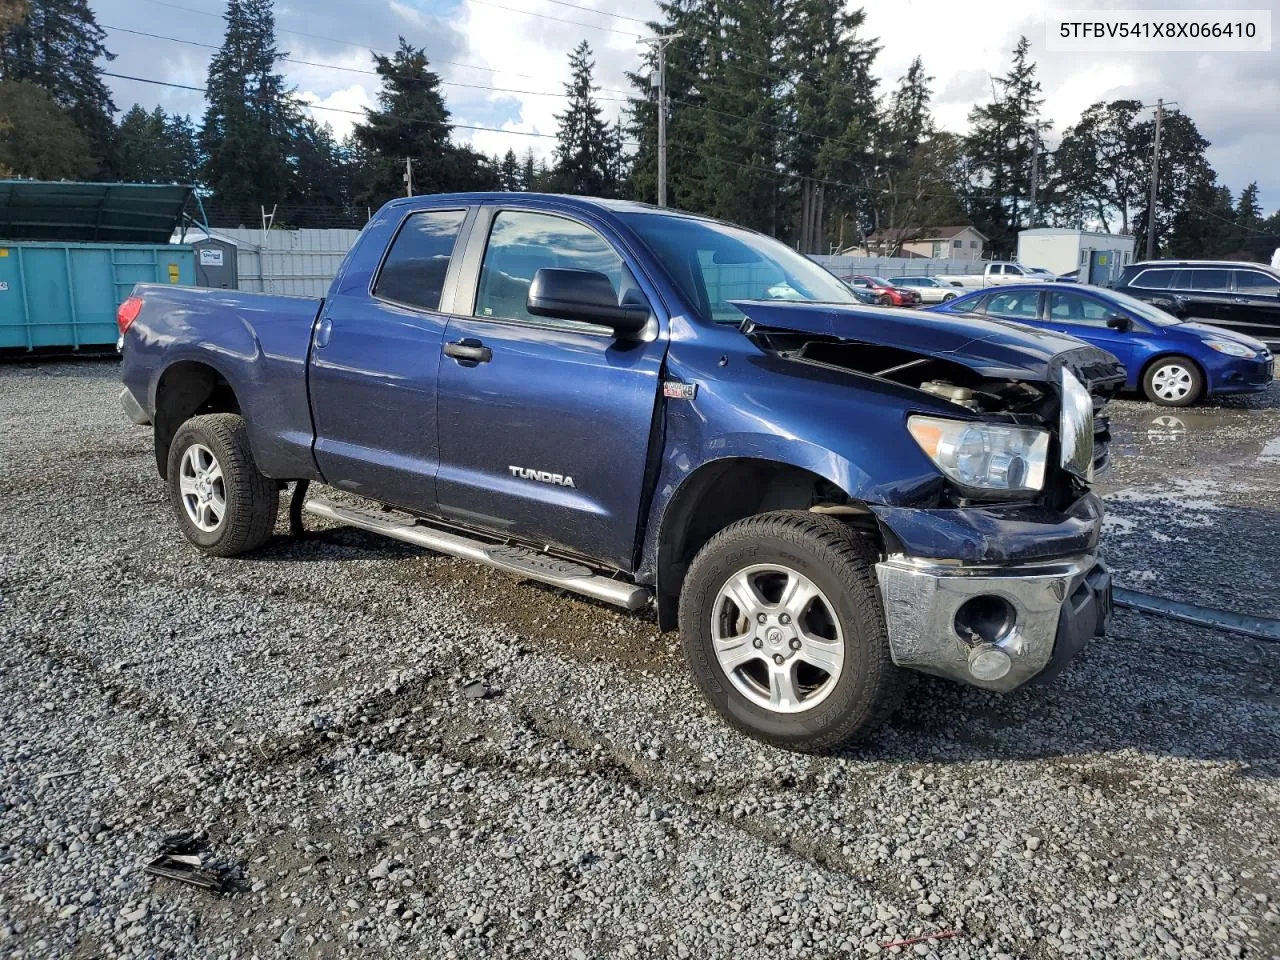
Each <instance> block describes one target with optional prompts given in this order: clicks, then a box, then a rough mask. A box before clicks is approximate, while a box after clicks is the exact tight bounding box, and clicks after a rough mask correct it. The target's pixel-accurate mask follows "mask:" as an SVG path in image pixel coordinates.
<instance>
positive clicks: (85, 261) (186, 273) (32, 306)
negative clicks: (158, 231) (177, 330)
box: [0, 241, 195, 350]
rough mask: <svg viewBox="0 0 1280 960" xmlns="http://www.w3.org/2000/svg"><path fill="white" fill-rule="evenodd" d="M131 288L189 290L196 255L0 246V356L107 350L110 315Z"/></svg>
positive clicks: (161, 248) (86, 246) (111, 338)
mask: <svg viewBox="0 0 1280 960" xmlns="http://www.w3.org/2000/svg"><path fill="white" fill-rule="evenodd" d="M136 283H163V284H173V285H182V286H191V285H192V284H194V283H195V254H194V253H193V252H192V250H191V248H190V247H186V246H179V245H176V244H106V243H35V242H21V243H6V242H3V241H0V350H4V349H15V348H16V349H19V350H41V349H43V350H58V349H66V350H79V349H81V348H83V347H104V346H109V345H110V344H112V343H115V339H116V308H117V307H118V306H120V303H121V302H122V301H123V300H124V299H125V298H126V297H127V296H129V291H130V290H132V289H133V286H134V284H136Z"/></svg>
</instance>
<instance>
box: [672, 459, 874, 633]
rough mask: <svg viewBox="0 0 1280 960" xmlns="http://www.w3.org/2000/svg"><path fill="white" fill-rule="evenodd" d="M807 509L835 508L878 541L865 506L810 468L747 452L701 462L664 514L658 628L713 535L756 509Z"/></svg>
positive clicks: (673, 620)
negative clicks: (756, 457) (758, 457)
mask: <svg viewBox="0 0 1280 960" xmlns="http://www.w3.org/2000/svg"><path fill="white" fill-rule="evenodd" d="M823 508H826V509H825V510H823ZM811 509H819V510H823V512H827V511H830V512H833V513H839V514H840V518H841V519H842V520H845V521H846V522H849V523H852V524H855V525H857V526H858V527H860V528H865V529H866V531H867V532H868V533H870V534H872V535H873V536H874V537H875V538H876V542H877V545H878V546H879V545H880V535H879V529H878V527H877V525H876V523H875V518H874V517H873V516H872V514H871V512H870V511H869V510H868V509H867V508H866V506H865V505H863V504H861V503H859V502H857V501H855V500H852V499H850V498H849V497H848V495H846V494H845V492H844V491H843V490H841V489H840V488H839V487H837V486H836V485H835V484H833V483H832V482H831V481H829V480H827V479H826V478H825V477H820V476H818V474H816V473H813V472H811V471H809V470H805V469H802V468H800V467H795V466H791V465H790V464H785V463H776V462H773V461H770V460H754V459H749V458H734V459H728V460H717V461H715V462H713V463H709V464H706V465H705V466H703V467H701V468H699V469H698V470H697V471H696V472H695V473H694V474H693V476H691V477H690V478H689V479H688V480H686V481H685V482H684V484H683V485H682V486H681V487H680V489H679V490H678V491H677V492H676V495H675V497H674V498H673V499H672V501H671V503H670V504H669V505H668V506H667V509H666V512H665V514H664V515H663V519H662V529H661V531H660V532H659V536H658V556H657V598H656V599H657V605H658V624H659V626H660V628H661V629H663V630H669V629H672V628H673V627H674V626H675V625H676V611H677V609H678V606H679V601H680V588H681V586H682V585H683V583H684V575H685V571H687V570H688V569H689V564H690V563H691V562H692V560H693V558H694V557H695V556H696V555H697V553H698V551H699V550H701V549H702V547H703V545H704V544H705V543H706V542H707V541H708V540H710V539H711V538H712V537H713V536H715V535H716V534H717V533H719V532H720V531H721V530H723V529H724V528H725V527H727V526H728V525H729V524H731V523H735V522H737V521H738V520H742V519H745V518H746V517H750V516H754V515H755V514H758V513H767V512H769V511H772V510H811Z"/></svg>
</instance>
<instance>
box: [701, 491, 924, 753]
mask: <svg viewBox="0 0 1280 960" xmlns="http://www.w3.org/2000/svg"><path fill="white" fill-rule="evenodd" d="M875 559H876V556H875V551H874V550H873V548H872V547H871V546H870V544H869V543H868V542H867V541H866V540H865V538H863V537H860V536H858V535H857V534H856V533H855V532H854V531H853V530H851V529H850V528H849V527H848V526H847V525H846V524H843V523H841V522H839V521H838V520H835V519H833V518H831V517H826V516H820V515H817V514H812V513H808V512H804V511H780V512H777V513H767V514H761V515H759V516H755V517H748V518H747V519H746V520H741V521H739V522H737V523H735V524H732V525H730V526H728V527H726V528H725V529H724V530H722V531H721V532H720V533H719V534H717V535H716V536H715V537H713V538H712V539H711V540H710V541H709V542H708V543H707V544H706V546H704V547H703V548H702V550H701V551H700V552H699V553H698V555H697V557H696V558H695V559H694V561H693V563H692V565H691V566H690V568H689V572H688V575H687V576H686V577H685V581H684V587H683V589H682V591H681V594H680V634H681V639H682V641H683V644H684V650H685V656H686V657H687V658H688V660H689V665H690V668H691V669H692V671H693V674H694V677H695V678H696V679H697V681H698V684H699V685H700V686H701V687H702V690H703V692H704V693H705V694H706V696H707V698H708V699H709V700H710V701H711V703H712V705H713V706H714V707H715V708H716V709H717V710H718V711H719V712H720V713H721V714H722V715H723V716H724V718H725V719H726V720H728V721H729V722H730V723H731V724H733V725H734V726H735V727H737V728H739V729H740V730H743V731H744V732H746V733H748V734H750V735H751V736H753V737H756V738H757V739H760V740H764V741H765V742H767V743H771V744H774V745H775V746H780V747H785V748H788V749H792V750H804V751H810V752H822V751H827V750H832V749H834V748H836V747H838V746H840V745H841V744H843V743H846V742H848V741H850V740H853V739H856V738H857V737H859V736H862V735H865V734H867V733H869V732H870V731H872V730H874V729H875V728H876V727H877V726H879V725H880V724H881V723H883V722H884V721H885V720H886V719H887V718H888V717H889V715H890V714H891V713H892V712H893V709H894V707H895V706H896V705H897V700H898V696H899V692H900V689H901V686H902V672H901V671H900V670H899V669H898V668H897V667H895V666H894V665H893V662H892V660H891V659H890V657H889V642H888V637H887V635H886V632H885V626H884V614H883V610H882V609H881V606H880V600H879V594H878V593H877V591H876V585H875V576H874V572H873V564H874V563H875Z"/></svg>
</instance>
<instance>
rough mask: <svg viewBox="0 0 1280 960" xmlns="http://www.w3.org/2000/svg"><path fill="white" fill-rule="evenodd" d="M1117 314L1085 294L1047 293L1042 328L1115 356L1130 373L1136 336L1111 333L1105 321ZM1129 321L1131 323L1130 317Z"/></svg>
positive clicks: (1071, 292) (1104, 304)
mask: <svg viewBox="0 0 1280 960" xmlns="http://www.w3.org/2000/svg"><path fill="white" fill-rule="evenodd" d="M1120 312H1121V311H1120V309H1119V308H1118V307H1113V306H1112V305H1110V304H1108V303H1106V302H1104V301H1102V300H1098V299H1096V298H1095V297H1091V296H1089V295H1088V294H1085V293H1076V292H1074V291H1062V292H1059V291H1057V290H1054V291H1052V292H1050V294H1049V301H1048V303H1046V304H1045V313H1046V320H1045V326H1047V327H1049V328H1050V329H1052V330H1057V331H1058V332H1059V333H1069V334H1071V335H1072V336H1073V337H1079V338H1080V339H1081V340H1084V341H1085V342H1086V343H1091V344H1093V345H1094V346H1095V347H1101V348H1102V349H1103V350H1106V351H1108V352H1109V353H1112V354H1115V356H1116V359H1118V360H1119V361H1120V362H1121V363H1122V364H1124V366H1125V369H1126V370H1131V369H1133V365H1134V361H1135V359H1136V354H1135V350H1134V342H1133V338H1134V336H1135V334H1133V333H1129V332H1126V331H1124V330H1113V329H1112V328H1111V327H1109V326H1107V320H1108V318H1110V317H1113V316H1116V315H1118V314H1120ZM1126 316H1127V314H1126ZM1129 319H1130V321H1132V320H1133V318H1132V317H1129Z"/></svg>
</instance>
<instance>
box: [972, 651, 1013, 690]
mask: <svg viewBox="0 0 1280 960" xmlns="http://www.w3.org/2000/svg"><path fill="white" fill-rule="evenodd" d="M1012 666H1013V661H1012V660H1010V659H1009V655H1008V654H1007V653H1005V652H1004V651H1003V650H1001V649H1000V648H999V647H997V646H996V645H995V644H993V643H982V644H979V645H978V646H976V647H974V648H973V649H972V650H970V651H969V673H970V674H972V675H973V678H974V679H975V680H986V681H992V680H999V679H1000V678H1001V677H1003V676H1004V675H1005V674H1006V673H1008V672H1009V668H1010V667H1012Z"/></svg>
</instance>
